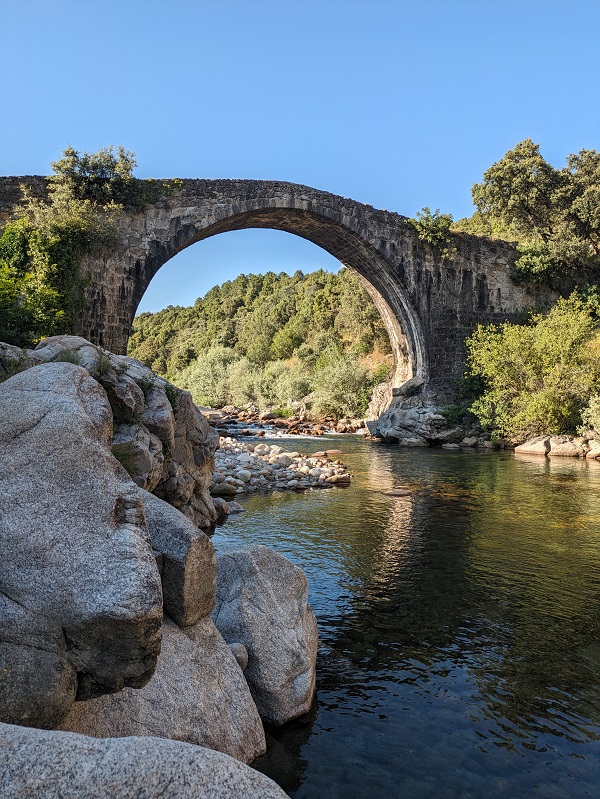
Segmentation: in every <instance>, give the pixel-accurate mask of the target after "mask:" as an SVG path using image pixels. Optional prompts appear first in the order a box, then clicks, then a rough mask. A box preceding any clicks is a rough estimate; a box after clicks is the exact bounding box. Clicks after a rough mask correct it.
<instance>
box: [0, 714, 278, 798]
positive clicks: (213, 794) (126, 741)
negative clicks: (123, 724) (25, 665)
mask: <svg viewBox="0 0 600 799" xmlns="http://www.w3.org/2000/svg"><path fill="white" fill-rule="evenodd" d="M0 796H2V799H58V797H60V799H84V797H93V799H116V797H118V799H233V798H234V797H243V799H286V794H285V793H284V792H283V791H282V790H281V788H279V787H278V786H277V785H276V784H275V783H274V782H273V781H272V780H270V779H269V778H268V777H265V776H264V775H263V774H260V773H259V772H258V771H255V770H254V769H251V768H249V767H248V766H245V765H244V764H242V763H240V762H239V761H237V760H234V759H233V758H231V757H228V756H227V755H224V754H221V753H220V752H213V751H212V750H210V749H203V748H201V747H198V746H191V745H189V744H185V743H180V742H178V741H166V740H164V739H162V738H113V739H108V740H102V739H97V738H87V737H86V736H83V735H75V734H74V733H68V732H48V731H45V730H32V729H26V728H24V727H13V726H10V725H8V724H0Z"/></svg>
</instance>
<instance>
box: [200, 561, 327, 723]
mask: <svg viewBox="0 0 600 799" xmlns="http://www.w3.org/2000/svg"><path fill="white" fill-rule="evenodd" d="M217 562H218V581H217V603H216V606H215V610H214V611H213V619H214V622H215V625H216V627H217V629H218V630H219V632H220V633H221V634H222V636H223V638H224V639H225V640H226V641H227V642H228V643H232V644H233V643H238V642H239V643H242V644H243V645H244V646H245V647H246V649H247V650H248V666H247V668H246V670H245V672H244V676H245V677H246V679H247V680H248V685H249V686H250V691H251V693H252V696H253V698H254V701H255V702H256V706H257V708H258V712H259V713H260V715H261V718H262V719H263V720H264V721H265V722H267V723H269V724H273V725H280V724H284V723H285V722H286V721H290V720H291V719H294V718H297V717H299V716H302V715H304V714H305V713H307V712H308V711H309V709H310V706H311V703H312V700H313V697H314V691H315V663H316V657H317V645H318V633H317V623H316V620H315V617H314V614H313V612H312V610H311V608H310V605H309V604H308V584H307V581H306V577H305V575H304V572H303V571H302V570H301V569H299V568H298V567H297V566H294V565H293V564H292V563H291V562H290V561H289V560H287V558H284V557H283V556H282V555H279V554H278V553H277V552H275V551H273V550H272V549H269V547H265V546H253V547H251V548H249V549H247V550H239V551H235V552H227V553H224V554H222V555H219V556H218V559H217Z"/></svg>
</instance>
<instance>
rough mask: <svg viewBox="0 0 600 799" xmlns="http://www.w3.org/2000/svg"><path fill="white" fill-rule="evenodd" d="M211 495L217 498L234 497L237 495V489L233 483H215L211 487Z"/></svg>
mask: <svg viewBox="0 0 600 799" xmlns="http://www.w3.org/2000/svg"><path fill="white" fill-rule="evenodd" d="M210 493H211V494H212V496H215V497H224V498H227V497H234V496H235V495H236V493H237V488H236V487H235V486H234V485H233V484H232V483H225V482H223V483H213V485H211V487H210Z"/></svg>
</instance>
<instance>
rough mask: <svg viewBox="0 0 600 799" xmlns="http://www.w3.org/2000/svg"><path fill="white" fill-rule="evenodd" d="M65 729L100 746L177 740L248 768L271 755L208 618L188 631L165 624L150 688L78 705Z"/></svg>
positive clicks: (239, 674)
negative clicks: (100, 741)
mask: <svg viewBox="0 0 600 799" xmlns="http://www.w3.org/2000/svg"><path fill="white" fill-rule="evenodd" d="M61 729H63V730H71V731H72V732H80V733H83V734H84V735H93V736H94V737H98V738H103V737H123V736H127V735H157V736H160V737H162V738H174V739H176V740H179V741H187V742H188V743H193V744H198V745H200V746H208V747H210V748H211V749H217V750H219V751H220V752H225V753H226V754H228V755H231V756H232V757H235V758H236V759H238V760H242V761H243V762H245V763H251V762H252V761H253V760H254V759H255V758H256V757H258V756H259V755H261V754H263V753H264V752H265V750H266V744H265V736H264V730H263V726H262V723H261V720H260V717H259V715H258V712H257V709H256V706H255V704H254V702H253V700H252V697H251V696H250V692H249V690H248V685H247V683H246V681H245V680H244V676H243V674H242V670H241V668H240V667H239V665H238V663H237V661H236V658H235V656H234V654H233V653H232V651H231V650H230V648H229V647H228V646H227V644H226V643H225V641H224V640H223V638H222V637H221V635H220V633H219V632H218V631H217V629H216V627H215V626H214V624H213V622H212V621H211V620H210V618H205V619H201V621H199V622H198V624H196V625H194V626H193V627H186V628H185V629H184V630H182V629H180V628H179V627H177V626H176V625H175V624H174V623H173V622H172V621H171V620H170V619H168V617H166V616H165V620H164V626H163V645H162V651H161V654H160V657H159V659H158V665H157V668H156V672H155V674H154V677H153V678H152V679H151V680H150V682H149V683H148V685H146V687H145V688H142V689H141V690H138V691H136V690H133V689H131V688H127V689H125V690H124V691H121V692H120V693H118V694H112V695H111V696H103V697H100V698H99V699H93V700H91V701H90V702H76V703H75V705H73V707H72V709H71V712H70V713H69V715H68V716H67V718H66V719H65V720H64V722H63V724H62V725H61Z"/></svg>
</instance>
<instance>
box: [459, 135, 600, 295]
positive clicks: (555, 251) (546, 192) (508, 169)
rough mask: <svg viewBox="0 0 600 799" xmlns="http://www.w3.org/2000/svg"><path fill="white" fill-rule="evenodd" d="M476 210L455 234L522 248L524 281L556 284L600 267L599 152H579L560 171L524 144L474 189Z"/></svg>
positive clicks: (520, 262)
mask: <svg viewBox="0 0 600 799" xmlns="http://www.w3.org/2000/svg"><path fill="white" fill-rule="evenodd" d="M472 194H473V202H474V204H475V206H476V207H477V211H476V212H475V213H474V214H473V216H472V217H471V218H470V219H463V220H460V221H459V222H457V223H456V224H455V225H454V226H453V229H455V230H464V231H466V232H469V233H477V234H480V235H486V236H493V237H496V238H503V239H506V240H508V241H515V242H517V243H518V248H519V251H520V252H521V257H520V258H519V259H518V261H517V264H516V266H517V272H518V274H519V275H520V276H521V277H526V278H528V279H530V280H534V281H544V282H549V283H550V284H552V282H553V280H554V279H555V278H556V277H557V276H559V275H564V274H577V272H578V271H579V270H581V269H587V270H597V269H599V268H600V153H597V152H596V151H595V150H580V151H579V153H576V154H571V155H569V156H568V158H567V163H566V166H565V167H563V168H562V169H555V168H554V167H553V166H551V165H550V164H549V163H548V162H547V161H546V160H545V159H544V158H543V157H542V155H541V154H540V151H539V145H538V144H534V142H533V141H532V140H531V139H525V140H524V141H522V142H520V143H519V144H517V146H516V147H515V148H514V149H513V150H510V151H509V152H507V153H506V155H505V156H504V157H503V158H501V159H500V160H499V161H497V162H496V163H495V164H493V165H492V166H491V167H490V168H489V169H487V170H486V171H485V172H484V175H483V181H482V182H481V183H476V184H475V185H474V186H473V189H472Z"/></svg>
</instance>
